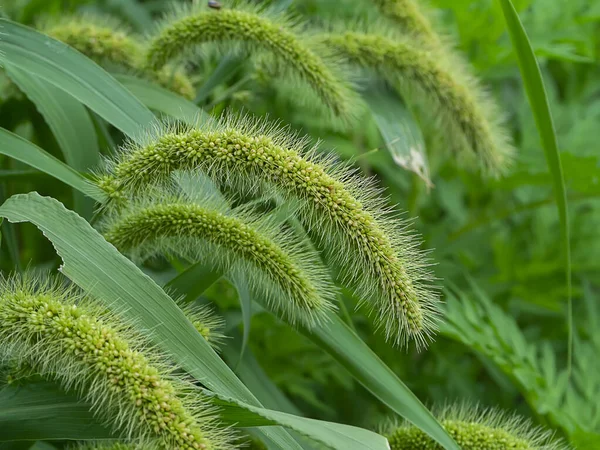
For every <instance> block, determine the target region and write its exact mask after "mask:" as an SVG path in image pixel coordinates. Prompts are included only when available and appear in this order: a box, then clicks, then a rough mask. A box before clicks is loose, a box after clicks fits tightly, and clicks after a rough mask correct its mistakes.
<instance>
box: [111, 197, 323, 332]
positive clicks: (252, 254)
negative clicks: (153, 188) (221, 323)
mask: <svg viewBox="0 0 600 450" xmlns="http://www.w3.org/2000/svg"><path fill="white" fill-rule="evenodd" d="M104 236H105V238H106V239H107V240H108V241H109V242H111V243H113V244H114V245H115V246H116V247H117V248H119V249H120V250H122V251H132V250H135V249H136V248H138V247H140V246H142V245H150V246H153V247H155V246H157V244H156V242H157V241H159V240H160V239H162V238H195V239H201V240H203V241H206V242H208V243H210V244H212V245H214V246H216V247H218V248H219V250H220V251H223V250H225V251H227V252H228V253H229V254H230V255H232V256H231V259H242V260H244V261H245V262H247V263H250V264H251V265H252V266H253V267H255V268H256V269H258V271H259V272H260V273H261V274H264V275H266V276H267V278H268V279H269V280H270V281H271V282H272V283H273V284H274V285H276V286H277V287H279V289H281V291H282V292H283V293H284V296H285V297H286V298H289V299H290V300H291V302H292V303H293V305H294V307H293V308H290V305H281V308H282V309H283V310H285V309H291V310H293V311H295V312H296V313H297V315H298V316H300V317H307V318H313V317H314V316H316V315H319V314H320V313H322V312H323V311H324V310H326V309H329V304H328V303H327V301H326V300H325V299H324V298H323V297H322V296H321V294H320V292H319V289H318V288H317V286H315V284H314V283H313V282H312V280H311V279H310V278H309V276H308V275H307V273H310V272H309V271H306V270H303V269H304V268H303V267H301V266H299V265H298V264H297V262H296V261H295V260H294V259H293V258H292V257H291V256H290V254H289V253H288V252H286V250H285V249H284V248H282V247H280V246H279V245H277V244H276V243H275V242H273V241H272V240H271V239H270V238H269V237H267V236H264V235H263V234H261V233H260V232H259V231H258V230H256V229H255V228H253V227H252V226H251V225H248V224H246V223H245V222H244V221H242V220H240V219H238V218H237V217H234V216H228V215H225V214H223V213H220V212H218V211H215V210H212V209H208V208H205V207H203V206H200V205H197V204H195V203H191V202H175V203H173V202H166V203H165V202H163V203H157V204H151V205H150V206H147V207H143V208H140V209H137V208H133V209H132V210H131V211H126V212H122V213H120V214H119V215H118V218H117V219H116V220H115V221H114V222H112V223H110V225H109V226H108V227H107V230H106V232H105V234H104ZM174 250H175V249H174ZM211 253H212V252H211ZM310 321H311V320H310V319H309V320H307V322H309V323H310ZM195 322H198V323H199V322H204V323H205V321H203V320H195ZM198 331H200V333H207V332H209V331H210V330H208V329H206V327H205V325H201V326H200V329H199V330H198Z"/></svg>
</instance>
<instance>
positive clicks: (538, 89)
mask: <svg viewBox="0 0 600 450" xmlns="http://www.w3.org/2000/svg"><path fill="white" fill-rule="evenodd" d="M500 4H501V6H502V12H503V13H504V18H505V19H506V24H507V27H508V31H509V34H510V39H511V41H512V44H513V48H514V50H515V53H516V54H517V60H518V62H519V69H520V71H521V76H522V77H523V84H524V86H525V91H526V92H527V97H528V99H529V104H530V106H531V111H532V112H533V117H534V119H535V123H536V126H537V129H538V133H539V135H540V140H541V143H542V147H543V149H544V155H545V157H546V162H547V163H548V168H549V169H550V173H551V174H552V181H553V188H554V196H555V198H556V206H557V207H558V215H559V218H560V228H561V239H562V243H563V253H564V260H565V272H566V279H567V292H568V327H569V343H568V349H569V352H568V366H569V371H570V368H571V360H572V349H573V311H572V304H571V302H572V298H571V296H572V288H571V245H570V230H569V218H568V208H567V190H566V187H565V181H564V175H563V169H562V164H561V161H560V153H559V150H558V141H557V139H556V132H555V129H554V122H553V120H552V114H551V113H550V104H549V102H548V95H547V93H546V88H545V86H544V81H543V79H542V72H541V70H540V66H539V64H538V62H537V59H536V57H535V54H534V52H533V47H532V46H531V42H530V41H529V37H528V36H527V32H526V31H525V28H524V27H523V24H522V23H521V20H520V19H519V15H518V13H517V11H516V9H515V7H514V5H513V4H512V2H511V0H500Z"/></svg>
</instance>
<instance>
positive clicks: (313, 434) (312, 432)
mask: <svg viewBox="0 0 600 450" xmlns="http://www.w3.org/2000/svg"><path fill="white" fill-rule="evenodd" d="M216 403H217V404H218V405H219V406H221V407H222V408H223V409H222V411H221V417H222V418H223V419H224V420H226V421H228V422H231V423H232V424H236V426H238V427H258V426H269V425H277V424H283V425H285V426H287V427H288V428H290V429H292V430H294V431H297V432H298V433H300V434H302V435H304V436H306V437H309V438H311V439H314V440H315V441H317V442H319V443H321V444H323V445H325V446H327V447H328V448H332V449H336V450H388V449H389V444H388V442H387V439H386V438H384V437H383V436H381V435H379V434H377V433H374V432H373V431H369V430H365V429H363V428H357V427H353V426H350V425H344V424H339V423H332V422H324V421H321V420H315V419H307V418H305V417H298V416H295V415H293V414H288V413H284V412H279V411H272V410H268V409H264V408H257V407H255V406H247V405H244V406H243V407H242V408H240V407H238V406H239V402H237V401H236V400H234V399H227V398H226V397H224V396H219V401H217V402H216Z"/></svg>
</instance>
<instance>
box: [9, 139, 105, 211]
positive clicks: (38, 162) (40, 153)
mask: <svg viewBox="0 0 600 450" xmlns="http://www.w3.org/2000/svg"><path fill="white" fill-rule="evenodd" d="M0 153H1V154H3V155H6V156H9V157H11V158H14V159H16V160H18V161H21V162H23V163H25V164H27V165H29V166H31V167H34V168H36V169H38V170H41V171H42V172H45V173H47V174H48V175H50V176H53V177H54V178H56V179H57V180H60V181H62V182H63V183H65V184H68V185H69V186H71V187H73V188H75V189H77V190H78V191H79V192H81V193H83V194H85V195H87V196H89V197H91V198H93V199H94V200H96V201H102V200H103V199H104V193H103V192H102V191H101V190H100V189H99V188H98V187H97V186H95V185H93V184H92V183H90V182H89V181H88V180H87V179H86V178H85V177H84V176H83V175H81V174H80V173H79V172H77V171H76V170H74V169H73V168H71V167H69V166H67V165H66V164H65V163H64V162H62V161H61V160H59V159H57V158H55V157H54V156H52V155H50V154H49V153H47V152H45V151H44V150H42V149H41V148H39V147H38V146H37V145H34V144H32V143H31V142H29V141H28V140H27V139H23V138H22V137H20V136H17V135H16V134H14V133H11V132H10V131H8V130H5V129H4V128H0Z"/></svg>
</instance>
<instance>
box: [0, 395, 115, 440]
mask: <svg viewBox="0 0 600 450" xmlns="http://www.w3.org/2000/svg"><path fill="white" fill-rule="evenodd" d="M111 437H113V436H112V435H111V433H110V431H109V430H108V429H107V428H106V427H104V426H103V425H101V424H100V423H98V421H97V420H96V419H94V416H93V415H92V413H91V412H90V409H89V405H88V404H86V403H83V402H81V401H80V400H79V399H77V397H74V396H72V395H69V394H66V393H65V392H64V391H62V390H60V388H58V386H56V385H55V384H52V383H29V384H27V385H23V386H6V387H4V388H3V389H2V390H0V441H11V440H15V441H21V440H28V441H35V440H38V439H106V438H111Z"/></svg>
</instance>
